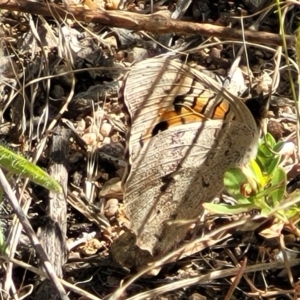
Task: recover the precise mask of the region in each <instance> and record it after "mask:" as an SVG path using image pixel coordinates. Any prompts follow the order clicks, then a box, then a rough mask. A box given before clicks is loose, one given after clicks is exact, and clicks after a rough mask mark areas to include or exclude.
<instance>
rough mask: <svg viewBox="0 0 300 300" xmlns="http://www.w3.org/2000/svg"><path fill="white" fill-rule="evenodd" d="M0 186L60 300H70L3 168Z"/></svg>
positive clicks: (0, 175)
mask: <svg viewBox="0 0 300 300" xmlns="http://www.w3.org/2000/svg"><path fill="white" fill-rule="evenodd" d="M0 185H1V186H2V188H3V190H4V193H5V195H6V196H7V198H8V201H9V203H10V205H11V206H12V208H13V210H14V212H15V214H16V215H17V217H18V219H19V221H20V223H21V224H22V226H23V228H24V230H25V232H26V234H27V236H28V238H29V239H30V242H31V244H32V246H33V247H34V249H35V250H36V252H37V253H38V254H39V256H40V260H41V263H42V265H43V267H44V269H45V271H46V274H47V275H48V278H49V279H50V280H51V281H52V283H53V285H54V287H55V288H56V290H57V292H58V293H59V295H60V298H61V299H62V300H69V297H68V295H67V294H66V292H65V290H64V288H63V286H62V284H61V283H60V281H59V280H58V277H57V276H56V274H55V272H54V271H53V267H52V265H51V264H50V262H49V259H48V257H47V254H46V252H45V250H44V249H43V247H42V245H41V244H40V242H39V240H38V238H37V236H36V234H35V232H34V231H33V229H32V227H31V225H30V223H29V221H28V220H27V218H26V215H25V214H24V212H23V211H22V208H21V206H20V205H19V203H18V200H17V198H16V196H15V194H14V192H13V191H12V189H11V187H10V185H9V183H8V181H7V179H6V177H5V175H4V173H3V171H2V169H1V168H0Z"/></svg>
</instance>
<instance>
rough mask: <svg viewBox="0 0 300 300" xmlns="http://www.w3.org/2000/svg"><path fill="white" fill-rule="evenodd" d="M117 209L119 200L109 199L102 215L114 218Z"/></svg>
mask: <svg viewBox="0 0 300 300" xmlns="http://www.w3.org/2000/svg"><path fill="white" fill-rule="evenodd" d="M118 209H119V200H118V199H116V198H112V199H109V200H108V201H107V202H106V204H105V207H104V215H105V216H106V217H112V216H115V215H116V214H117V212H118Z"/></svg>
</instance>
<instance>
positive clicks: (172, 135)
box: [121, 58, 259, 257]
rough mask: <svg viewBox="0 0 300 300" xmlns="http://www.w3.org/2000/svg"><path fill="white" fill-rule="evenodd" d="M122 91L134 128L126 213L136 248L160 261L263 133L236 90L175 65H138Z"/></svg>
mask: <svg viewBox="0 0 300 300" xmlns="http://www.w3.org/2000/svg"><path fill="white" fill-rule="evenodd" d="M122 89H123V93H122V95H123V97H122V99H121V101H123V102H124V104H125V106H126V108H127V110H128V114H129V121H130V126H131V127H130V132H129V139H128V144H127V151H128V156H129V159H128V161H129V167H128V171H127V175H126V176H125V178H124V204H125V209H126V215H127V216H128V217H129V219H130V220H131V229H132V230H133V232H134V233H135V234H136V243H137V245H138V246H139V247H140V248H141V249H146V250H148V251H149V252H150V253H151V255H153V256H155V257H156V256H161V255H163V254H164V253H166V252H168V251H169V250H170V249H173V248H174V247H176V245H177V244H178V243H179V242H180V241H181V240H182V239H183V238H184V236H185V234H186V232H187V230H188V228H189V226H190V225H191V222H193V221H194V220H195V218H197V217H198V216H199V215H201V213H202V212H203V208H202V204H203V203H204V202H207V201H210V200H212V199H213V198H214V197H215V196H216V195H217V194H218V193H219V192H220V191H221V190H222V187H223V175H224V172H225V171H226V170H227V169H228V168H230V167H235V166H239V165H242V164H244V163H246V162H248V161H249V159H250V158H251V157H254V156H255V154H256V144H257V139H258V136H259V128H258V126H257V124H256V122H255V120H254V118H253V116H252V115H251V112H250V111H249V110H248V108H247V107H246V105H245V104H244V103H243V102H241V100H240V99H238V98H237V97H234V95H232V93H230V91H229V89H224V88H223V87H222V86H220V84H219V83H218V82H217V81H215V80H213V79H211V78H209V77H208V76H207V75H205V74H203V73H202V72H199V71H197V70H194V69H192V68H190V67H188V66H187V65H184V64H182V63H179V62H176V61H172V60H168V59H165V58H163V59H149V60H147V61H145V62H144V63H138V64H136V65H135V66H133V68H132V70H131V71H130V72H129V73H128V74H127V77H126V78H125V80H124V84H123V88H122ZM220 91H221V92H220ZM220 95H221V97H220ZM236 101H239V102H236Z"/></svg>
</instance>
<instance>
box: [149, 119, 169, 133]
mask: <svg viewBox="0 0 300 300" xmlns="http://www.w3.org/2000/svg"><path fill="white" fill-rule="evenodd" d="M168 128H169V124H168V122H167V121H162V122H159V123H158V124H156V125H155V126H154V128H153V130H152V136H155V135H157V134H158V133H159V132H161V131H165V130H167V129H168Z"/></svg>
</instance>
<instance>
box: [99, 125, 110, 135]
mask: <svg viewBox="0 0 300 300" xmlns="http://www.w3.org/2000/svg"><path fill="white" fill-rule="evenodd" d="M111 131H112V125H111V124H110V123H107V122H105V123H103V124H102V125H101V129H100V133H101V134H102V135H103V136H104V137H107V136H109V135H110V133H111Z"/></svg>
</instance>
